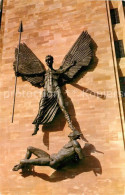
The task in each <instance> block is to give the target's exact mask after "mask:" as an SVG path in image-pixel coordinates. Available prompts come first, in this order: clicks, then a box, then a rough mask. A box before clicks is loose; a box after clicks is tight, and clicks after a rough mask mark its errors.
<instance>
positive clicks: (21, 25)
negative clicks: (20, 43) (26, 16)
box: [18, 21, 23, 32]
mask: <svg viewBox="0 0 125 195" xmlns="http://www.w3.org/2000/svg"><path fill="white" fill-rule="evenodd" d="M18 32H23V23H22V21H21V22H20V26H19V29H18Z"/></svg>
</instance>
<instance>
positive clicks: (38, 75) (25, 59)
mask: <svg viewBox="0 0 125 195" xmlns="http://www.w3.org/2000/svg"><path fill="white" fill-rule="evenodd" d="M17 61H19V63H18V73H19V76H21V77H22V79H23V80H27V81H29V82H30V83H31V84H32V85H34V86H38V87H42V86H43V83H44V74H45V68H44V65H43V64H42V62H41V61H40V60H39V59H38V58H37V57H36V55H35V54H34V53H33V52H32V51H31V49H30V48H28V46H27V45H26V44H25V43H23V44H22V43H21V44H20V53H19V58H18V48H16V49H15V61H14V63H13V67H14V70H15V71H16V66H17Z"/></svg>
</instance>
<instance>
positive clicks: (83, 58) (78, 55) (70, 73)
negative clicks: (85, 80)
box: [60, 31, 92, 84]
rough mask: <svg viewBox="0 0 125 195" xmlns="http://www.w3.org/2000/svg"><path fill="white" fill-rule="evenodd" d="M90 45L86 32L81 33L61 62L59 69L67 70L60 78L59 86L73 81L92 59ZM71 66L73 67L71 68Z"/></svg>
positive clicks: (89, 38)
mask: <svg viewBox="0 0 125 195" xmlns="http://www.w3.org/2000/svg"><path fill="white" fill-rule="evenodd" d="M90 44H91V37H90V36H89V34H88V32H87V31H83V32H82V34H81V35H80V36H79V38H78V39H77V40H76V42H75V43H74V45H73V46H72V48H71V49H70V50H69V52H68V54H67V55H66V56H65V58H64V60H63V62H62V65H61V67H60V69H63V68H68V67H69V69H67V71H66V72H65V73H64V74H63V75H62V76H61V77H62V81H61V84H64V83H68V82H70V81H71V80H73V78H74V77H75V76H76V75H77V74H78V72H79V71H80V70H81V69H82V68H83V67H85V66H88V65H89V64H90V61H91V59H92V50H91V48H90ZM72 64H75V65H74V66H72ZM70 67H71V68H70Z"/></svg>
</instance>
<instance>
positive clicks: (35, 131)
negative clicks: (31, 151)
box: [32, 126, 39, 135]
mask: <svg viewBox="0 0 125 195" xmlns="http://www.w3.org/2000/svg"><path fill="white" fill-rule="evenodd" d="M38 130H39V127H37V126H35V129H34V132H33V133H32V135H36V134H37V131H38Z"/></svg>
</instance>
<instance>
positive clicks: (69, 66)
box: [14, 31, 92, 135]
mask: <svg viewBox="0 0 125 195" xmlns="http://www.w3.org/2000/svg"><path fill="white" fill-rule="evenodd" d="M90 44H91V37H90V36H89V34H88V33H87V32H86V31H85V32H82V34H81V35H80V36H79V38H78V39H77V41H76V42H75V44H74V45H73V47H72V48H71V49H70V51H69V52H68V54H67V55H66V56H65V58H64V60H63V62H62V65H61V67H60V68H59V69H58V70H55V69H54V68H53V61H54V60H53V57H52V56H51V55H48V56H46V58H45V61H46V64H47V66H48V70H47V71H46V70H45V68H44V65H43V64H42V63H41V62H40V60H39V59H38V58H37V57H36V56H35V54H34V53H33V52H32V51H31V50H30V49H29V48H28V47H27V45H26V44H24V43H23V44H20V48H19V49H20V50H19V49H18V48H16V49H15V61H14V70H15V72H16V75H17V76H21V77H22V79H23V80H27V81H29V82H30V83H31V84H32V85H34V86H37V87H44V90H43V95H42V98H41V100H40V103H39V111H38V114H37V116H36V118H35V120H34V121H33V124H35V129H34V132H33V134H32V135H35V134H37V131H38V130H39V125H40V124H46V123H49V122H51V121H52V120H53V119H54V117H55V115H56V113H57V110H58V109H59V108H60V109H61V110H62V112H63V113H64V116H65V118H66V120H67V122H68V125H69V127H70V129H71V130H72V131H75V130H76V129H75V127H74V126H73V124H72V121H71V119H70V116H69V114H68V112H67V110H66V108H65V105H64V101H63V96H62V93H61V89H60V87H61V86H63V85H64V84H66V83H69V82H70V81H72V80H73V79H74V77H75V76H76V75H77V74H78V73H79V71H81V70H82V68H84V67H85V66H88V65H89V64H90V61H91V58H92V51H91V48H90ZM18 50H19V51H18ZM17 64H18V70H17V68H16V66H17Z"/></svg>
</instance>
